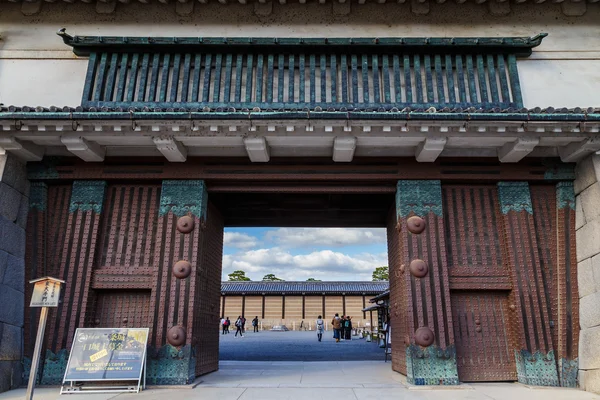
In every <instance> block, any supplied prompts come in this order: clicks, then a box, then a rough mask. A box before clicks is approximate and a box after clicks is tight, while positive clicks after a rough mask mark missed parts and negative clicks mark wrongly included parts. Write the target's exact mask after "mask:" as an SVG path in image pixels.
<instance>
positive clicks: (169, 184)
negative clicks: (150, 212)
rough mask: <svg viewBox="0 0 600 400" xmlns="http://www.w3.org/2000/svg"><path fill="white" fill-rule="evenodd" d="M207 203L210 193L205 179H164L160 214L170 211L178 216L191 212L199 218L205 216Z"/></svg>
mask: <svg viewBox="0 0 600 400" xmlns="http://www.w3.org/2000/svg"><path fill="white" fill-rule="evenodd" d="M207 205H208V193H207V192H206V185H205V184H204V181H196V180H178V181H175V180H173V181H163V183H162V191H161V195H160V210H159V215H160V216H163V215H165V214H167V213H169V212H170V213H173V214H174V215H176V216H178V217H181V216H183V215H187V214H189V213H191V214H193V215H195V216H196V217H198V218H205V217H206V209H207Z"/></svg>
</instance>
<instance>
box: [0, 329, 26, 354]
mask: <svg viewBox="0 0 600 400" xmlns="http://www.w3.org/2000/svg"><path fill="white" fill-rule="evenodd" d="M1 325H2V329H1V331H0V361H21V356H22V354H21V349H22V348H23V346H22V341H23V330H22V328H20V327H18V326H14V325H10V324H1Z"/></svg>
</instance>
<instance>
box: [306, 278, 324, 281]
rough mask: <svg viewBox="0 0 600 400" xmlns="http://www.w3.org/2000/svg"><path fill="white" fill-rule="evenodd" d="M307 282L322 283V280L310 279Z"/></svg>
mask: <svg viewBox="0 0 600 400" xmlns="http://www.w3.org/2000/svg"><path fill="white" fill-rule="evenodd" d="M306 282H321V280H320V279H315V278H308V279H307V280H306Z"/></svg>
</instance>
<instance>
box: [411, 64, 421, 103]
mask: <svg viewBox="0 0 600 400" xmlns="http://www.w3.org/2000/svg"><path fill="white" fill-rule="evenodd" d="M413 68H414V70H415V90H416V92H417V103H419V104H423V83H422V76H421V56H420V55H419V54H415V55H414V56H413Z"/></svg>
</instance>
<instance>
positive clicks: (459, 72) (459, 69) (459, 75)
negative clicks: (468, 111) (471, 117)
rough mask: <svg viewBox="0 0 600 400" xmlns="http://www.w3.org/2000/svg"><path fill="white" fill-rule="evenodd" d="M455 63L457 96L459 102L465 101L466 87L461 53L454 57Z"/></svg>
mask: <svg viewBox="0 0 600 400" xmlns="http://www.w3.org/2000/svg"><path fill="white" fill-rule="evenodd" d="M454 64H455V65H456V80H457V83H458V98H459V101H460V102H461V103H466V102H467V89H466V88H465V68H464V66H463V58H462V55H460V54H459V55H456V56H455V58H454Z"/></svg>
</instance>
